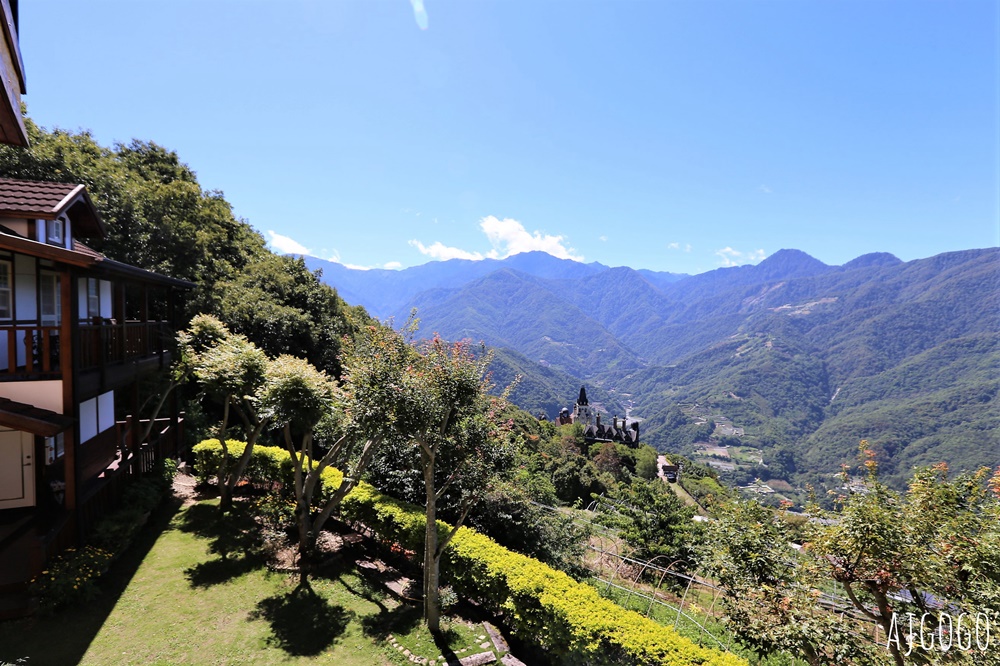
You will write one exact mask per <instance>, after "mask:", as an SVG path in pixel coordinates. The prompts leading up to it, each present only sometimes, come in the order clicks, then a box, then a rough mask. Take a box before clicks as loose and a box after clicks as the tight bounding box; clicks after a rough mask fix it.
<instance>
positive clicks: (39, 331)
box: [0, 324, 61, 381]
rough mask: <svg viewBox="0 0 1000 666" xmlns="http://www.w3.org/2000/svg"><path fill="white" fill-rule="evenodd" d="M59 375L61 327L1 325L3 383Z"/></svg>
mask: <svg viewBox="0 0 1000 666" xmlns="http://www.w3.org/2000/svg"><path fill="white" fill-rule="evenodd" d="M60 376H61V375H60V369H59V327H58V326H37V325H27V326H22V325H4V324H0V381H3V380H12V379H14V380H23V379H58V378H59V377H60Z"/></svg>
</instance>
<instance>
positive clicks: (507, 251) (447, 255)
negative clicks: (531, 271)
mask: <svg viewBox="0 0 1000 666" xmlns="http://www.w3.org/2000/svg"><path fill="white" fill-rule="evenodd" d="M479 228H480V229H481V230H482V232H483V233H484V234H486V238H487V239H489V241H490V245H492V246H493V249H491V250H490V251H489V252H487V253H486V254H483V253H482V252H474V251H470V250H463V249H462V248H458V247H449V246H447V245H445V244H444V243H442V242H441V241H434V243H432V244H431V245H424V244H423V243H421V242H420V241H418V240H411V241H410V245H412V246H413V247H415V248H417V250H419V251H420V253H421V254H424V255H426V256H428V257H431V258H432V259H438V260H441V261H446V260H448V259H469V260H472V261H479V260H480V259H487V258H489V259H506V258H507V257H510V256H512V255H515V254H521V253H522V252H535V251H541V252H547V253H549V254H551V255H552V256H553V257H558V258H560V259H572V260H573V261H583V256H582V255H579V254H577V252H576V250H574V249H573V248H571V247H566V244H565V242H564V238H563V237H562V236H552V235H549V234H543V233H541V232H540V231H528V230H527V229H525V228H524V225H523V224H521V223H520V222H518V221H517V220H514V219H511V218H509V217H508V218H504V219H502V220H501V219H499V218H497V217H495V216H493V215H490V216H488V217H484V218H483V219H482V220H480V221H479Z"/></svg>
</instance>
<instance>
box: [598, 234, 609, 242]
mask: <svg viewBox="0 0 1000 666" xmlns="http://www.w3.org/2000/svg"><path fill="white" fill-rule="evenodd" d="M597 240H599V241H601V242H602V243H607V242H608V237H607V236H601V237H600V238H598V239H597Z"/></svg>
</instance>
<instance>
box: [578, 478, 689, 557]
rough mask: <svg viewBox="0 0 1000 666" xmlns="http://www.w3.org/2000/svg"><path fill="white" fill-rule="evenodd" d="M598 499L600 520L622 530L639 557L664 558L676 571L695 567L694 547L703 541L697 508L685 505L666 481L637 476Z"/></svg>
mask: <svg viewBox="0 0 1000 666" xmlns="http://www.w3.org/2000/svg"><path fill="white" fill-rule="evenodd" d="M609 495H610V497H608V498H602V501H600V502H598V505H597V507H598V512H599V516H600V518H599V519H600V522H602V523H603V524H605V525H608V526H609V527H615V528H618V529H619V530H620V534H621V536H622V537H623V538H624V539H625V541H626V542H628V544H629V545H630V546H632V547H633V548H634V549H635V551H634V554H633V557H634V558H636V559H638V560H650V559H652V558H654V557H658V558H660V562H661V564H660V565H661V566H664V567H670V568H672V569H674V570H675V571H685V570H689V569H693V568H694V565H695V560H696V556H695V551H694V547H695V545H696V544H697V543H698V541H700V535H699V530H700V528H699V525H700V524H699V523H695V522H694V521H693V520H692V518H693V516H694V514H695V510H694V508H692V507H689V506H685V505H684V503H683V502H682V501H681V500H680V498H678V497H677V495H675V494H674V493H673V492H672V491H671V490H670V489H669V488H667V487H666V486H665V485H664V484H663V482H662V481H659V480H656V481H652V482H650V481H645V480H642V479H633V480H632V482H631V483H630V484H619V485H618V486H617V487H616V488H615V489H614V490H613V491H612V492H611V493H609Z"/></svg>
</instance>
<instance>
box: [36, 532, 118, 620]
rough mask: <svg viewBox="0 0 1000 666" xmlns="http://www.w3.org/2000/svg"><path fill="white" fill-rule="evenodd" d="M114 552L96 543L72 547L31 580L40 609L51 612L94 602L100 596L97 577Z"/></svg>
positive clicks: (103, 570)
mask: <svg viewBox="0 0 1000 666" xmlns="http://www.w3.org/2000/svg"><path fill="white" fill-rule="evenodd" d="M111 558H112V553H111V552H110V551H107V550H103V549H101V548H96V547H94V546H84V547H83V548H81V549H76V548H69V549H67V550H66V552H65V553H63V554H62V555H60V556H59V557H56V558H55V559H54V560H52V561H51V562H50V563H49V568H48V569H46V570H44V571H42V573H41V574H39V575H38V576H37V577H35V578H34V579H33V580H32V581H31V591H32V594H33V595H34V596H36V597H38V601H39V608H38V609H39V612H41V613H43V614H50V613H52V612H54V611H56V610H58V609H59V608H62V607H63V606H68V605H70V604H73V603H78V602H81V601H90V600H92V599H93V598H94V597H96V596H97V595H98V593H99V592H100V590H99V589H98V587H97V579H98V578H100V576H101V574H103V573H104V572H105V570H107V568H108V565H109V564H110V563H111Z"/></svg>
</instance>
